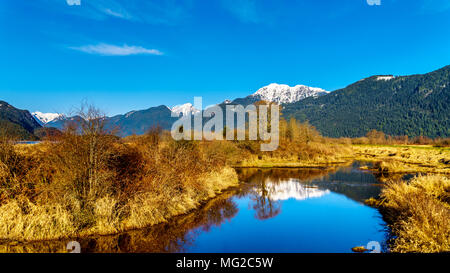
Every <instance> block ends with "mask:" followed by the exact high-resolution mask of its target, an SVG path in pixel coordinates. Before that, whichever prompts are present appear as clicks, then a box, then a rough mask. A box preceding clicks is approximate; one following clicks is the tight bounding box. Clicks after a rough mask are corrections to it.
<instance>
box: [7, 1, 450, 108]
mask: <svg viewBox="0 0 450 273" xmlns="http://www.w3.org/2000/svg"><path fill="white" fill-rule="evenodd" d="M0 39H1V40H0V62H1V66H0V100H6V101H7V102H9V103H11V104H13V105H14V106H16V107H19V108H22V109H28V110H30V111H42V112H60V113H65V112H68V111H70V110H71V109H72V108H73V107H76V106H78V105H79V104H80V103H81V101H83V100H88V101H89V102H91V103H94V104H95V105H96V106H98V107H100V108H102V109H103V110H104V111H106V112H107V113H108V114H109V115H114V114H119V113H125V112H128V111H130V110H138V109H146V108H149V107H151V106H157V105H161V104H165V105H169V106H173V105H176V104H182V103H185V102H193V97H194V96H202V97H203V100H204V105H209V104H213V103H218V102H221V101H223V100H225V99H233V98H236V97H244V96H247V95H249V94H250V93H253V92H255V91H256V90H257V89H259V88H260V87H262V86H265V85H267V84H270V83H273V82H275V83H283V84H289V85H296V84H305V85H310V86H314V87H321V88H324V89H327V90H330V91H333V90H336V89H338V88H342V87H345V86H346V85H348V84H351V83H353V82H355V81H357V80H359V79H361V78H364V77H367V76H371V75H374V74H394V75H408V74H415V73H426V72H429V71H432V70H435V69H438V68H440V67H443V66H445V65H449V64H450V50H449V49H450V1H448V0H415V1H410V0H381V5H380V6H370V5H368V4H367V0H339V1H335V0H302V1H300V0H299V1H273V0H272V1H266V0H259V1H258V0H210V1H206V0H204V1H200V0H197V1H196V0H185V1H174V0H173V1H171V0H165V1H150V0H33V1H25V0H23V1H19V0H2V1H1V3H0Z"/></svg>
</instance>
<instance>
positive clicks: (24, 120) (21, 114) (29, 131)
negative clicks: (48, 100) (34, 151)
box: [0, 101, 41, 140]
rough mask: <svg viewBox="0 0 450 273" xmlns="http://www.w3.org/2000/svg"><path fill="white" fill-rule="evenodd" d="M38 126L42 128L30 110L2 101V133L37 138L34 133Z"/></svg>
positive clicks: (23, 138)
mask: <svg viewBox="0 0 450 273" xmlns="http://www.w3.org/2000/svg"><path fill="white" fill-rule="evenodd" d="M38 128H41V125H40V124H39V123H37V121H36V120H35V119H34V118H33V116H32V115H31V114H30V112H28V111H26V110H20V109H17V108H15V107H14V106H12V105H10V104H9V103H7V102H4V101H0V135H7V136H9V137H13V138H17V139H20V140H35V139H37V137H36V136H35V135H34V130H36V129H38Z"/></svg>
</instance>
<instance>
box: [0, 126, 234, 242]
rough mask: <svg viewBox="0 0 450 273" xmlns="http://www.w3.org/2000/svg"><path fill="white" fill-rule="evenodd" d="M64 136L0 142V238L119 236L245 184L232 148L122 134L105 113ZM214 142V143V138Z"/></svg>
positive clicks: (152, 135) (155, 134) (164, 136)
mask: <svg viewBox="0 0 450 273" xmlns="http://www.w3.org/2000/svg"><path fill="white" fill-rule="evenodd" d="M86 120H87V121H88V122H87V123H88V124H86V125H83V127H82V128H70V127H69V128H68V129H67V130H66V131H65V132H64V133H63V134H62V135H61V137H60V138H59V139H57V141H52V142H44V143H42V144H38V145H29V146H20V145H19V146H15V145H13V142H12V141H11V140H9V139H2V140H0V240H17V241H35V240H49V239H58V238H63V237H79V236H88V235H92V234H100V235H103V234H113V233H118V232H121V231H124V230H129V229H135V228H141V227H145V226H149V225H154V224H158V223H161V222H165V221H167V220H168V219H170V218H172V217H174V216H177V215H181V214H185V213H187V212H189V211H191V210H193V209H196V208H198V207H199V206H200V205H201V204H202V203H203V202H205V201H206V200H208V199H210V198H213V197H215V196H216V195H217V194H220V193H221V191H223V190H224V189H227V188H229V187H232V186H236V185H237V184H238V178H237V175H236V172H235V171H234V169H232V168H230V167H228V166H227V162H226V159H225V158H226V154H224V153H223V152H222V151H219V152H217V151H215V149H213V148H212V147H209V148H205V147H204V146H205V145H203V144H202V143H198V142H191V141H174V140H172V138H171V137H170V135H168V134H167V132H163V131H161V130H158V129H155V130H152V131H150V132H149V133H148V134H146V135H144V136H140V137H134V138H131V139H120V138H118V137H115V136H114V135H113V134H112V133H110V132H108V131H106V130H104V129H103V127H102V124H101V123H100V122H101V121H100V119H86ZM207 145H209V144H207Z"/></svg>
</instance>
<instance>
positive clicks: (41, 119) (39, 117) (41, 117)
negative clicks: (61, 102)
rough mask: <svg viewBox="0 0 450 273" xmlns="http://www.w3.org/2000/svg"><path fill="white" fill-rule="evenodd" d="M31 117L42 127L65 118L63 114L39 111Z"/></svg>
mask: <svg viewBox="0 0 450 273" xmlns="http://www.w3.org/2000/svg"><path fill="white" fill-rule="evenodd" d="M31 115H32V116H33V117H34V118H35V119H36V121H37V122H38V123H39V124H40V125H45V124H47V123H49V122H52V121H54V120H58V119H61V118H63V117H64V115H62V114H56V113H42V112H39V111H36V112H33V113H31Z"/></svg>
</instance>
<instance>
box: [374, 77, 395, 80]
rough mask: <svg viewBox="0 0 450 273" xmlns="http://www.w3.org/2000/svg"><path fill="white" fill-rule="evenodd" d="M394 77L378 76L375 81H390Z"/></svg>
mask: <svg viewBox="0 0 450 273" xmlns="http://www.w3.org/2000/svg"><path fill="white" fill-rule="evenodd" d="M394 78H395V77H394V76H378V77H377V81H390V80H392V79H394Z"/></svg>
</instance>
